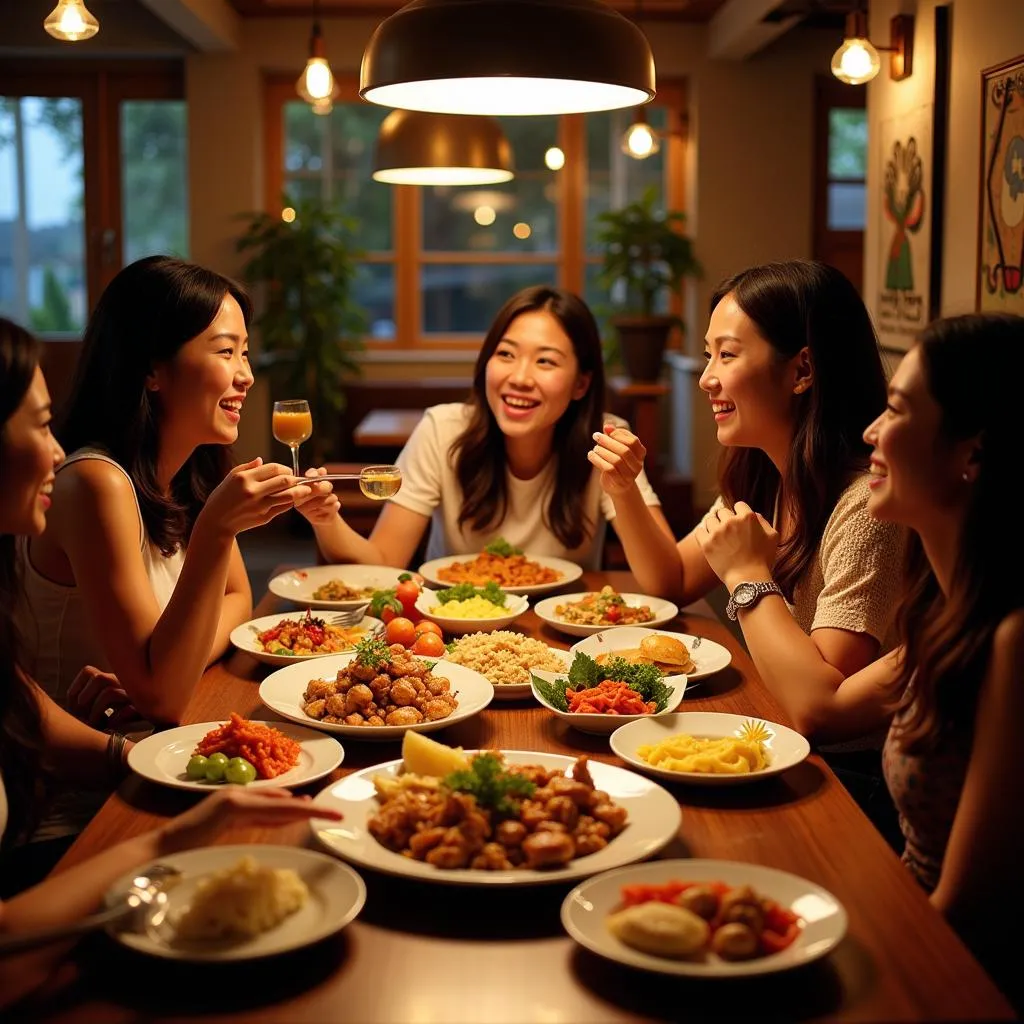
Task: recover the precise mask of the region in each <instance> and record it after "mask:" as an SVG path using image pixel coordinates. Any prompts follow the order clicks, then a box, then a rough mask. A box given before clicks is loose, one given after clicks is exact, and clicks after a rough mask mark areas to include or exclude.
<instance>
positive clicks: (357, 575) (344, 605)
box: [267, 565, 407, 611]
mask: <svg viewBox="0 0 1024 1024" xmlns="http://www.w3.org/2000/svg"><path fill="white" fill-rule="evenodd" d="M406 571H407V570H405V569H396V568H394V567H393V566H387V565H309V566H306V567H305V568H302V569H289V570H288V572H283V573H281V574H280V575H279V576H275V577H274V578H273V579H272V580H271V581H270V583H268V584H267V587H268V588H269V590H270V592H271V593H272V594H276V595H277V596H278V597H283V598H285V599H286V600H288V601H294V602H295V603H296V604H301V605H304V606H306V607H308V608H333V609H334V610H335V611H352V610H353V609H355V608H362V607H365V606H366V605H368V604H369V603H370V599H369V598H368V597H360V598H356V599H354V600H351V601H319V600H317V599H316V598H315V597H313V591H314V590H316V589H317V588H318V587H322V586H323V585H324V584H325V583H330V582H331V580H341V581H342V582H343V583H347V584H348V585H349V586H350V587H373V589H374V590H387V589H388V588H389V587H394V586H397V585H398V577H399V576H400V575H401V574H402V573H403V572H406Z"/></svg>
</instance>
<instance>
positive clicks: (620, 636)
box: [569, 609, 732, 687]
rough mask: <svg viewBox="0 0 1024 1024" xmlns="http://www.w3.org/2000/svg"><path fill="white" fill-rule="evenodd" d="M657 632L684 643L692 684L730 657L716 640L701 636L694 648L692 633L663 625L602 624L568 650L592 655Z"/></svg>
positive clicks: (719, 668)
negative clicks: (606, 625)
mask: <svg viewBox="0 0 1024 1024" xmlns="http://www.w3.org/2000/svg"><path fill="white" fill-rule="evenodd" d="M652 611H653V609H652ZM658 634H660V635H661V636H670V637H673V638H674V639H676V640H682V642H683V643H684V644H686V648H687V650H688V651H689V652H690V657H691V658H692V659H693V663H694V665H696V666H697V667H696V668H695V669H694V670H693V671H692V672H687V673H686V678H687V679H688V680H689V685H690V686H691V687H692V686H693V684H694V681H695V680H697V679H703V678H704V677H705V676H710V675H713V674H714V673H715V672H721V671H722V669H723V668H725V667H726V666H727V665H728V664H729V662H731V661H732V655H731V654H730V653H729V648H728V647H723V646H722V645H721V644H716V643H715V641H714V640H708V639H706V638H703V637H702V638H701V641H700V644H699V645H698V646H697V649H696V650H694V648H693V642H694V641H695V640H696V639H697V637H695V636H691V635H690V634H689V633H671V632H669V631H668V630H666V629H647V628H646V627H644V626H612V627H605V628H604V629H602V630H601V631H600V632H599V633H592V634H591V635H590V636H588V637H587V638H586V639H584V640H577V641H576V643H574V644H573V645H572V647H570V648H569V650H570V651H572V652H573V653H574V654H575V653H576V651H583V653H584V654H589V655H590V656H591V657H592V658H594V657H596V656H597V655H598V654H600V653H601V652H602V651H621V650H625V649H628V648H635V647H639V646H640V641H641V640H643V639H644V637H648V636H655V635H658Z"/></svg>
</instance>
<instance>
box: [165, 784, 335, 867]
mask: <svg viewBox="0 0 1024 1024" xmlns="http://www.w3.org/2000/svg"><path fill="white" fill-rule="evenodd" d="M310 818H327V819H328V820H329V821H341V814H340V813H339V812H338V811H334V810H331V809H330V808H327V807H320V806H314V805H313V802H312V801H311V800H310V798H309V797H308V796H293V795H292V794H291V793H289V792H288V790H286V789H260V790H255V791H252V790H246V789H245V788H244V787H242V786H226V787H225V788H224V789H222V790H220V791H219V792H217V793H213V794H211V795H210V796H208V797H207V798H206V799H205V800H203V801H202V802H201V803H198V804H196V806H195V807H193V808H192V810H190V811H186V812H185V813H184V814H180V815H178V817H177V818H174V819H173V820H172V821H170V822H168V823H167V824H166V825H164V826H163V828H162V829H161V830H160V833H161V834H160V849H161V853H162V854H164V853H176V852H177V851H179V850H191V849H193V848H195V847H197V846H207V845H208V844H210V843H212V842H214V841H215V840H216V839H217V838H218V837H219V836H220V834H221V833H222V832H224V831H225V830H227V829H229V828H246V827H249V828H253V827H257V826H262V827H264V828H269V827H273V826H275V825H290V824H291V823H292V822H295V821H308V820H309V819H310Z"/></svg>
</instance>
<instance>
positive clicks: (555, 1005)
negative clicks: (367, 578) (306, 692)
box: [32, 572, 1013, 1024]
mask: <svg viewBox="0 0 1024 1024" xmlns="http://www.w3.org/2000/svg"><path fill="white" fill-rule="evenodd" d="M581 583H582V584H583V586H574V587H573V589H581V590H582V589H584V588H588V589H598V588H600V586H601V585H604V584H611V585H612V586H613V587H615V588H616V589H618V590H620V591H623V592H629V591H633V590H635V587H636V584H635V581H634V580H633V578H632V576H630V575H629V574H628V573H623V572H588V573H586V574H585V576H584V578H583V580H582V581H581ZM291 607H292V606H289V605H287V604H286V603H284V602H279V601H278V599H276V598H266V599H264V600H263V601H262V602H261V603H260V606H259V607H258V608H257V613H258V614H272V613H274V612H276V611H277V610H283V609H291ZM515 628H517V629H519V630H521V631H523V632H525V633H527V634H529V635H531V636H534V637H537V638H539V639H541V640H543V641H545V642H546V643H548V644H550V645H551V646H553V647H560V648H567V647H568V646H570V645H571V644H572V643H573V642H574V639H575V638H574V637H571V636H566V635H564V634H562V633H560V632H558V631H556V630H554V629H553V628H552V627H551V626H550V625H548V624H545V623H544V622H542V621H541V620H540V619H539V618H538V617H537V616H536V615H535V614H534V612H533V610H532V609H531V610H529V611H528V612H526V613H525V614H524V615H523V616H522V617H521V618H520V619H518V620H517V621H516V623H515ZM662 628H665V629H677V630H679V631H680V632H684V633H689V634H695V635H698V636H702V637H706V638H708V639H710V640H714V641H716V642H717V643H719V644H722V645H724V646H725V647H727V648H728V650H729V651H730V653H731V656H732V661H731V664H730V665H729V666H728V667H727V668H725V669H723V670H721V671H720V672H718V673H716V674H715V675H712V676H709V677H706V678H704V679H702V680H700V681H699V682H700V684H699V685H694V686H692V687H691V688H690V689H689V690H688V691H687V693H686V696H685V698H684V705H683V707H682V708H681V709H680V710H694V711H698V710H702V711H721V712H732V713H735V714H740V715H745V716H751V717H756V718H762V719H766V720H768V721H771V722H776V723H785V722H786V717H785V715H784V714H783V712H782V710H781V708H780V707H779V706H778V705H777V704H776V702H775V701H774V700H773V698H772V697H771V695H770V694H769V693H768V691H767V690H766V689H765V687H764V685H763V684H762V683H761V681H760V678H759V677H758V674H757V671H756V669H755V667H754V665H753V663H752V661H751V659H750V658H749V656H748V655H747V654H746V652H745V651H744V649H743V647H742V645H741V644H739V643H738V642H737V640H736V639H735V637H734V636H733V634H732V633H731V632H730V631H729V630H728V629H727V628H725V626H724V625H723V624H722V623H721V622H720V621H719V620H718V619H717V618H716V617H715V615H714V613H713V612H712V610H711V608H710V606H709V605H707V604H706V603H705V602H701V603H699V604H697V605H694V606H691V607H688V608H686V609H684V610H683V611H682V612H681V614H680V615H679V616H678V618H676V619H675V620H673V622H672V623H671V624H669V625H666V626H663V627H662ZM271 670H272V669H270V668H269V667H268V666H266V665H261V664H259V663H257V662H256V661H255V660H254V659H253V658H252V657H251V656H249V655H246V654H243V653H241V652H235V653H234V654H232V655H231V656H229V657H227V658H226V659H224V660H222V661H220V662H218V663H216V664H214V665H213V666H211V667H210V668H209V669H208V670H207V672H206V673H205V675H204V676H203V678H202V680H201V682H200V684H199V685H198V687H197V689H196V691H195V693H194V695H193V697H192V700H191V703H190V704H189V707H188V710H187V714H186V716H185V719H184V721H185V722H186V723H192V722H212V721H218V720H223V719H225V718H226V717H227V714H228V712H230V711H237V712H239V713H240V714H242V715H245V716H247V717H250V718H253V719H259V720H268V721H273V720H274V719H275V717H276V716H275V715H274V714H273V713H272V712H270V711H269V710H268V709H267V708H265V707H264V706H263V705H262V704H261V702H260V700H259V696H258V683H259V681H260V680H261V679H262V678H263V677H264V676H265V675H266V674H267V673H268V672H269V671H271ZM314 673H315V669H314V668H312V667H311V678H312V677H313V675H314ZM433 735H434V736H435V737H436V738H438V739H440V740H442V741H443V742H446V743H450V744H453V745H461V746H463V747H464V748H466V749H473V748H482V747H491V748H506V749H517V750H536V751H545V752H550V753H558V754H569V755H577V754H580V753H587V754H589V755H590V756H591V757H592V758H595V759H597V760H600V761H607V762H609V763H611V764H619V765H622V762H620V761H619V759H618V758H617V757H616V756H615V755H614V754H613V753H612V752H611V750H610V748H609V745H608V740H607V737H599V736H590V735H586V734H583V733H580V732H577V731H576V730H575V729H573V728H571V727H570V726H569V725H567V724H566V723H565V722H564V721H563V720H560V719H558V718H556V717H555V716H553V715H552V714H551V713H550V712H549V711H547V710H546V709H544V708H542V707H540V706H539V705H538V704H536V703H535V702H533V701H531V700H524V701H510V702H492V703H491V704H490V706H489V707H488V708H486V709H485V710H484V711H483V712H481V713H480V714H478V715H476V716H474V717H472V718H470V719H467V720H465V721H462V722H459V723H457V724H456V725H453V726H450V727H448V728H446V729H444V730H443V731H441V732H437V733H434V734H433ZM344 748H345V757H344V761H343V763H342V765H341V766H340V767H339V768H338V769H336V770H335V771H334V772H333V774H332V775H331V776H330V779H329V781H326V780H321V781H320V782H318V783H315V784H311V785H310V786H309V787H307V791H311V792H314V793H315V792H317V791H319V790H320V789H321V788H323V786H324V785H327V784H330V783H332V782H333V781H335V780H337V779H339V778H342V777H343V776H345V775H347V774H348V773H350V772H353V771H356V770H359V769H362V768H365V767H368V766H372V765H375V764H378V763H380V762H384V761H389V760H392V759H394V758H396V757H398V756H399V745H398V744H397V743H386V744H382V743H371V742H360V741H353V740H351V739H350V738H349V737H348V736H346V737H344ZM664 785H665V786H666V788H667V789H668V790H669V791H670V792H671V794H672V795H673V796H674V797H675V798H676V799H678V801H679V804H680V808H681V810H682V823H681V825H680V828H679V831H678V833H677V835H676V837H675V838H674V839H673V840H672V842H671V843H670V844H669V846H668V847H666V848H665V849H664V850H663V851H662V852H661V853H660V854H659V856H661V857H700V858H719V859H724V860H729V861H747V862H750V863H752V864H759V865H766V866H769V867H773V868H778V869H782V870H784V871H788V872H791V873H793V874H796V875H799V876H801V877H803V878H805V879H808V880H810V881H812V882H815V883H817V884H819V885H821V886H823V887H825V888H826V889H828V890H829V891H830V892H831V893H833V894H834V895H835V896H836V897H837V898H838V899H839V900H840V901H841V902H842V904H843V905H844V906H845V908H846V911H847V914H848V916H849V927H848V931H847V934H846V936H845V938H844V939H843V940H842V941H841V942H840V943H839V945H838V946H837V947H836V948H835V949H834V950H833V951H832V952H831V953H830V954H829V955H828V956H826V957H824V958H823V959H821V960H818V961H816V962H814V963H811V964H808V965H805V966H802V967H798V968H796V969H793V970H789V971H784V972H780V973H776V974H767V975H761V976H757V977H750V978H733V979H729V980H728V981H723V980H721V979H711V978H708V979H704V978H682V977H669V976H665V975H661V974H654V973H646V972H642V971H639V970H635V969H632V968H628V967H625V966H622V965H620V964H618V963H615V962H611V961H607V960H604V959H602V958H600V957H598V956H596V955H594V954H592V953H590V952H588V951H586V950H584V949H582V948H580V947H578V946H577V945H576V944H575V943H574V942H573V941H572V940H571V939H570V938H569V937H568V936H567V935H566V933H565V932H564V930H563V928H562V926H561V923H560V919H559V910H560V906H561V903H562V901H563V899H564V897H565V895H566V893H567V892H568V891H569V889H570V888H571V887H572V884H571V883H562V884H557V883H555V884H547V885H540V886H535V887H514V888H502V887H494V886H489V887H486V888H483V887H480V888H474V887H458V886H449V885H445V884H440V883H441V882H442V881H443V879H442V878H441V877H440V876H439V878H438V882H437V883H433V882H428V881H419V880H412V879H408V878H403V877H397V876H391V875H385V874H378V873H376V872H374V871H367V870H364V869H362V868H361V869H360V874H361V875H362V876H363V878H364V881H365V883H366V887H367V900H366V904H365V906H364V908H363V910H362V912H361V914H360V916H359V917H358V919H357V920H356V921H354V922H353V923H352V924H350V925H349V926H348V927H347V928H345V929H344V930H343V931H341V932H339V933H338V934H337V935H335V936H333V937H331V938H328V939H325V940H321V941H320V942H318V943H316V944H314V945H312V946H308V947H305V948H303V949H300V950H297V951H294V952H290V953H286V954H282V955H278V956H276V957H272V958H268V959H264V960H249V961H242V962H237V963H230V964H216V965H211V964H185V963H178V962H171V961H165V960H160V959H156V958H147V957H145V956H143V955H141V954H138V953H133V952H129V951H128V950H126V949H124V948H122V947H121V946H119V945H117V944H116V943H115V942H114V941H113V940H111V939H110V938H108V937H107V936H104V935H99V936H96V937H94V938H92V939H90V940H88V941H86V942H83V943H82V944H80V945H79V946H78V947H77V949H76V951H75V952H74V953H72V954H69V956H68V959H67V961H66V962H65V963H63V964H62V965H61V967H60V969H59V970H58V971H57V972H56V973H55V975H54V978H53V981H52V984H51V985H50V986H49V987H48V988H47V991H46V992H45V993H44V994H43V995H42V996H41V997H40V998H39V999H38V1000H37V1001H36V1003H35V1004H34V1005H33V1007H32V1019H34V1020H48V1021H49V1020H52V1021H68V1022H83V1021H93V1020H102V1021H106V1022H120V1021H136V1020H140V1019H145V1020H148V1021H171V1020H174V1021H181V1020H183V1019H196V1020H204V1021H206V1020H211V1021H232V1022H235V1021H237V1022H242V1021H246V1022H250V1021H289V1022H291V1021H296V1022H298V1021H310V1022H313V1021H316V1022H322V1021H351V1022H377V1021H381V1022H383V1021H387V1022H391V1021H396V1022H397V1021H407V1022H415V1024H434V1022H462V1021H466V1022H481V1024H492V1022H493V1024H497V1022H528V1021H537V1022H544V1024H564V1022H575V1021H581V1022H582V1021H586V1022H603V1021H650V1020H681V1019H684V1018H685V1019H688V1020H690V1019H693V1020H698V1019H699V1020H703V1019H709V1020H711V1019H714V1020H721V1019H722V1018H730V1019H732V1018H739V1017H742V1018H744V1019H750V1020H762V1019H783V1020H810V1019H828V1020H884V1021H897V1020H949V1019H960V1020H965V1019H973V1020H979V1019H986V1020H996V1019H1013V1012H1012V1010H1011V1007H1010V1006H1009V1004H1008V1003H1007V1002H1006V1000H1005V999H1004V998H1003V996H1002V995H1001V993H1000V992H999V990H998V989H997V988H996V987H995V986H994V984H993V983H992V981H991V980H990V979H989V977H988V976H987V975H986V974H985V972H984V971H983V970H982V968H981V967H980V966H979V965H978V963H977V961H976V960H975V959H974V958H973V957H972V956H971V954H970V953H969V952H968V950H967V949H966V948H965V947H964V945H963V944H962V943H961V941H960V940H959V938H958V937H957V935H956V934H955V933H954V932H953V930H952V929H951V928H950V927H949V925H947V924H946V922H945V920H944V919H943V918H942V917H941V916H940V915H939V914H938V913H937V912H936V911H935V910H934V909H933V908H932V906H931V904H930V903H929V902H928V899H927V897H926V895H925V894H924V892H923V891H922V890H921V889H920V888H919V887H918V886H917V884H916V883H915V882H914V880H913V878H912V877H911V875H910V873H909V872H908V871H907V869H906V868H905V867H904V866H903V865H902V864H901V863H900V861H899V859H898V857H897V856H896V854H895V853H893V851H892V850H891V848H890V847H889V846H888V845H887V844H886V842H885V841H884V840H883V838H882V836H881V835H880V834H879V833H878V832H877V831H876V830H875V829H874V827H873V826H872V825H871V823H870V822H869V821H868V819H867V818H866V817H865V816H864V814H863V813H862V812H861V811H860V809H859V808H858V806H857V805H856V804H855V803H854V801H853V800H852V799H851V797H850V796H849V794H848V793H847V791H846V790H845V789H844V788H843V786H842V785H841V784H840V783H839V782H838V781H837V779H836V777H835V776H834V775H833V774H832V772H831V771H830V770H829V768H828V767H827V766H826V764H825V763H824V762H823V761H822V760H821V758H820V757H818V756H817V755H815V754H813V753H812V755H811V756H810V757H809V758H808V759H807V760H805V761H804V762H802V763H801V764H799V765H797V766H795V767H793V768H791V769H790V770H788V771H786V772H784V773H782V774H781V775H778V776H775V777H773V778H768V779H764V780H761V781H758V782H756V783H751V784H749V785H741V786H729V787H691V786H687V785H683V784H673V783H664ZM193 802H194V797H192V796H191V794H188V793H183V792H180V791H177V790H173V789H169V788H164V787H161V786H159V785H156V784H155V783H151V782H148V781H144V780H142V779H140V778H137V777H133V778H130V779H127V780H126V781H125V782H124V783H123V784H122V785H121V787H120V789H119V790H118V791H117V792H116V793H115V794H113V795H112V796H111V797H110V799H109V800H108V801H107V802H106V804H105V806H104V807H103V808H102V810H101V811H100V813H99V814H98V815H97V817H96V818H94V819H93V821H92V822H91V823H90V824H89V826H88V827H87V828H86V830H85V831H84V832H83V833H82V835H81V836H80V838H79V839H78V840H77V842H76V843H75V844H74V846H73V847H72V848H71V850H70V851H69V852H68V854H67V855H66V856H65V858H64V860H63V861H62V862H61V864H60V865H59V866H58V869H57V870H61V869H62V868H64V867H67V866H70V865H72V864H75V863H78V862H80V861H82V860H84V859H85V858H87V857H88V856H90V854H93V853H95V852H97V851H98V850H101V849H103V848H105V847H107V846H109V845H110V844H112V843H115V842H117V841H118V840H120V839H124V838H126V837H128V836H132V835H136V834H138V833H140V832H142V831H144V830H146V829H149V828H152V827H153V826H155V825H158V824H160V823H161V822H163V821H165V820H166V819H167V818H168V816H170V815H172V814H175V813H178V812H180V811H182V810H184V809H186V808H187V807H188V806H191V804H192V803H193ZM222 841H223V842H224V843H238V842H250V843H274V844H297V845H302V846H315V845H316V844H315V841H314V840H313V838H312V833H311V830H310V828H309V826H308V825H306V824H297V825H290V826H287V827H283V828H276V829H260V828H252V829H246V830H235V831H232V832H227V833H225V834H224V835H223V838H222Z"/></svg>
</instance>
